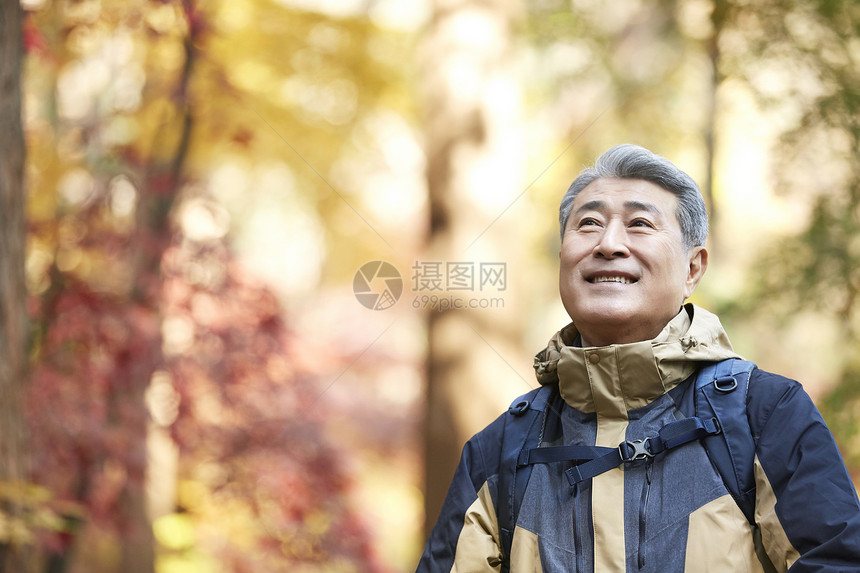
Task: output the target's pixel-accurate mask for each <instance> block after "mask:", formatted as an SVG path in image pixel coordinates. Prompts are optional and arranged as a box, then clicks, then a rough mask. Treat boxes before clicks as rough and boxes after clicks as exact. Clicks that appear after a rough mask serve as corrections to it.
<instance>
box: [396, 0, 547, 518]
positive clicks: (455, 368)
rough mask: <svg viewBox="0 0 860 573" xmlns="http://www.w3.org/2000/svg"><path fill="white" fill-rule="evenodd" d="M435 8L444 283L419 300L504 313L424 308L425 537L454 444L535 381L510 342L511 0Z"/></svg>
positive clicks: (431, 51) (514, 143)
mask: <svg viewBox="0 0 860 573" xmlns="http://www.w3.org/2000/svg"><path fill="white" fill-rule="evenodd" d="M434 8H435V10H434V16H433V19H432V22H431V24H430V28H429V30H428V32H427V36H426V39H425V43H424V46H423V50H424V51H423V54H424V66H425V67H424V80H425V86H424V88H425V92H424V93H425V104H426V107H425V111H426V115H425V123H426V151H427V159H428V166H427V177H428V189H429V195H430V217H431V221H430V231H429V239H428V247H427V251H426V259H425V260H426V261H427V262H430V263H440V265H439V267H438V269H439V271H440V273H441V275H442V276H441V281H440V282H441V284H440V285H439V286H440V288H439V289H437V290H436V291H435V292H428V293H427V294H429V295H433V294H435V295H437V296H440V297H442V298H445V299H448V300H450V298H451V297H458V300H460V301H461V303H465V304H469V301H470V300H474V299H480V300H481V301H485V302H484V304H487V302H486V301H488V300H489V299H490V298H497V299H502V301H503V308H500V307H498V306H496V307H494V308H482V309H466V310H446V311H444V312H440V311H439V310H433V309H431V310H430V315H429V318H428V359H427V365H428V366H427V378H428V384H427V410H426V420H425V447H426V451H425V464H426V465H425V480H426V487H425V492H426V497H425V512H426V513H425V515H426V521H425V528H426V530H427V532H429V529H430V528H431V527H432V525H433V524H434V523H435V521H436V518H437V516H438V514H439V509H440V508H441V506H442V501H443V499H444V496H445V492H446V490H447V487H448V484H449V483H450V481H451V477H452V476H453V473H454V468H455V467H456V465H457V461H458V459H459V455H460V450H461V449H462V447H463V444H464V443H465V442H466V440H467V439H468V438H469V437H470V436H471V435H472V434H474V433H475V432H476V431H478V430H480V429H481V428H482V427H483V426H485V425H486V424H487V423H489V422H490V421H491V420H492V419H493V418H495V417H496V416H498V415H499V413H501V412H502V411H503V410H504V409H505V408H506V407H507V406H508V404H509V403H510V401H511V400H512V399H513V398H515V397H516V396H518V395H520V394H523V393H525V392H527V391H528V390H529V389H530V388H529V384H532V385H534V382H533V380H534V378H533V376H532V375H530V373H529V372H528V370H529V368H530V366H531V363H530V360H528V356H527V354H526V353H524V351H523V350H522V348H520V346H519V342H520V341H519V335H520V333H521V332H522V330H523V324H522V321H521V320H520V318H521V317H520V316H519V315H518V312H517V309H518V308H519V306H518V301H517V300H516V290H517V289H516V288H515V284H514V282H513V281H510V280H508V279H511V278H513V277H514V276H515V275H517V274H520V273H522V272H523V271H522V268H520V267H519V266H518V265H519V264H520V258H521V257H520V256H519V255H518V252H519V250H520V248H521V247H520V246H519V245H517V244H512V239H513V238H515V237H516V229H517V228H518V227H519V225H518V224H517V223H520V222H521V221H517V220H516V219H517V206H518V204H519V206H522V204H524V203H525V202H524V201H519V202H518V199H520V198H521V196H522V194H523V190H524V189H525V184H524V183H523V181H524V179H525V177H524V173H523V171H524V170H523V168H522V165H523V163H524V161H523V160H522V157H523V155H524V154H523V152H522V147H521V144H520V142H521V141H522V138H521V137H519V135H520V134H519V130H520V122H519V107H520V101H519V100H520V98H519V95H520V89H519V87H518V86H519V82H517V81H516V78H515V77H514V66H513V65H512V62H513V57H512V54H511V36H512V26H513V23H514V20H515V17H516V15H517V14H516V12H517V11H516V5H515V1H514V0H491V1H487V2H477V1H470V0H437V1H436V2H435V7H434ZM509 208H510V209H509ZM482 263H484V264H487V263H490V264H494V263H500V264H505V265H506V267H505V271H504V272H505V280H506V283H507V284H505V285H504V288H503V289H502V288H500V285H498V284H496V285H493V286H492V287H491V288H485V287H487V286H488V285H484V284H482V283H483V281H482V280H481V279H482V278H484V277H482V276H481V272H482V271H481V265H482ZM449 264H450V265H454V266H456V265H458V264H464V265H465V267H466V268H467V269H468V268H471V269H472V272H473V273H474V275H473V278H474V282H473V283H472V284H471V285H470V286H471V288H468V289H464V290H458V287H460V286H463V285H462V284H456V283H455V285H454V287H455V288H450V287H451V284H450V282H451V281H450V279H451V278H452V277H451V276H450V275H449V274H448V273H449V271H450V270H452V268H453V267H449ZM461 268H462V267H461ZM498 269H500V267H498V268H497V270H498ZM467 286H469V285H467ZM413 287H414V288H416V289H417V288H418V287H416V286H415V285H413ZM512 364H517V365H519V366H520V367H521V370H522V372H520V371H518V370H517V369H516V368H515V367H514V366H512ZM526 380H528V382H526Z"/></svg>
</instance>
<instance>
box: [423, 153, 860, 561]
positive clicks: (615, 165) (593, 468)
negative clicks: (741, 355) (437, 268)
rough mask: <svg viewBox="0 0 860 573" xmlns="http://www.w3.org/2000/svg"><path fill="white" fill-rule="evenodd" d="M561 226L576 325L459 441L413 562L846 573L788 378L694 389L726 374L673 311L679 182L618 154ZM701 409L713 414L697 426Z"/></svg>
mask: <svg viewBox="0 0 860 573" xmlns="http://www.w3.org/2000/svg"><path fill="white" fill-rule="evenodd" d="M560 222H561V231H562V243H561V251H560V273H559V291H560V294H561V299H562V302H563V303H564V307H565V309H566V310H567V312H568V314H569V315H570V317H571V319H572V320H573V322H572V323H571V324H570V325H568V326H567V327H565V328H564V329H562V330H561V331H560V332H558V333H557V334H556V335H555V336H554V337H553V338H552V339H551V340H550V343H549V345H548V347H547V348H546V349H545V350H543V351H541V352H540V353H539V354H538V355H537V357H536V360H535V368H536V370H537V375H538V380H539V381H540V383H541V385H542V389H541V390H537V391H533V392H531V393H530V394H528V395H526V396H525V397H523V399H521V400H519V401H517V402H516V403H515V404H516V406H513V407H512V409H511V411H510V412H509V413H506V414H503V415H502V416H500V417H499V418H498V419H497V420H496V421H495V422H494V423H493V424H491V425H490V426H488V427H487V428H485V429H484V430H483V431H482V432H480V433H478V434H477V435H476V436H474V437H473V438H472V439H471V440H469V442H468V443H467V444H466V446H465V448H464V450H463V456H462V458H461V462H460V466H459V467H458V469H457V472H456V474H455V476H454V480H453V482H452V484H451V487H450V489H449V492H448V496H447V498H446V500H445V504H444V507H443V509H442V512H441V514H440V516H439V520H438V521H437V524H436V527H435V528H434V529H433V532H432V533H431V536H430V539H429V540H428V542H427V546H426V548H425V550H424V554H423V556H422V558H421V562H420V563H419V565H418V571H422V572H423V571H458V572H478V571H499V570H510V571H513V572H519V571H547V572H548V571H576V572H590V571H597V572H604V571H655V572H660V573H666V572H682V571H688V572H689V571H695V572H701V571H714V572H717V571H719V572H732V573H736V572H745V571H787V570H789V569H790V570H791V571H792V572H799V571H860V502H858V499H857V494H856V492H855V489H854V486H853V484H852V482H851V479H850V478H849V476H848V473H847V471H846V469H845V465H844V463H843V461H842V459H841V457H840V454H839V451H838V450H837V448H836V445H835V443H834V440H833V437H832V435H831V434H830V432H829V430H828V429H827V427H826V426H825V424H824V421H823V420H822V418H821V416H820V414H819V413H818V411H817V410H816V408H815V406H814V405H813V404H812V402H811V401H810V399H809V397H808V396H807V395H806V394H805V392H804V391H803V389H802V388H801V386H800V384H798V383H797V382H794V381H792V380H788V379H786V378H783V377H781V376H777V375H775V374H771V373H768V372H764V371H761V370H758V369H752V370H751V372H750V368H752V365H750V366H749V368H748V369H747V370H746V371H747V373H748V374H747V376H748V378H746V379H742V380H748V385H747V383H746V382H744V386H743V393H741V390H738V391H737V393H735V394H732V392H733V391H734V390H735V388H736V387H737V386H738V382H737V380H738V376H736V373H735V372H734V371H732V373H731V374H732V375H731V376H729V377H725V376H723V377H722V378H714V379H713V384H712V385H711V384H704V385H700V384H699V383H698V382H697V380H699V379H704V378H705V377H706V376H705V372H711V371H713V370H714V368H717V367H712V366H710V365H714V364H730V365H731V364H743V363H741V362H739V361H734V360H727V359H732V358H737V356H736V355H735V353H734V352H733V351H732V347H731V344H730V343H729V340H728V337H727V336H726V333H725V332H724V331H723V329H722V326H721V325H720V322H719V320H718V319H717V317H716V316H714V315H713V314H711V313H709V312H707V311H705V310H704V309H701V308H699V307H696V306H694V305H692V304H684V301H685V300H686V299H687V298H688V297H689V296H690V295H691V294H692V292H693V290H694V289H695V288H696V286H697V285H698V283H699V281H700V280H701V278H702V275H703V274H704V273H705V270H706V268H707V266H708V252H707V250H706V249H705V246H704V244H705V239H706V237H707V232H708V220H707V213H706V211H705V205H704V201H703V200H702V197H701V194H700V192H699V189H698V187H697V185H696V183H695V182H694V181H693V180H692V179H691V178H690V177H689V176H688V175H686V174H685V173H683V172H682V171H681V170H679V169H678V168H677V167H675V166H674V165H673V164H672V163H670V162H669V161H667V160H666V159H664V158H662V157H660V156H657V155H654V154H653V153H651V152H650V151H648V150H645V149H643V148H641V147H637V146H634V145H621V146H618V147H615V148H613V149H610V150H609V151H607V152H606V153H605V154H603V155H602V156H601V157H600V158H599V159H598V160H597V162H596V164H595V166H594V167H593V168H588V169H586V170H584V171H583V172H582V173H581V174H580V175H579V177H578V178H577V179H576V180H575V181H574V182H573V184H572V185H571V187H570V189H569V190H568V191H567V193H566V194H565V196H564V198H563V199H562V202H561V208H560ZM746 364H749V363H746ZM709 368H710V370H708V369H709ZM706 381H707V382H710V380H706ZM711 386H713V388H711ZM702 388H704V389H706V390H707V391H708V392H711V393H715V394H709V395H710V396H711V397H710V398H707V400H706V399H705V398H700V397H699V396H704V394H701V392H704V391H705V390H702ZM722 394H726V395H727V396H735V397H736V398H738V401H737V402H736V403H737V404H738V405H737V406H736V407H735V409H734V410H732V409H731V408H730V407H728V406H725V404H729V403H730V402H725V403H721V402H720V400H722V398H721V397H720V396H721V395H722ZM546 395H548V396H549V398H546V399H545V400H544V398H540V396H546ZM728 399H729V398H726V400H728ZM697 400H698V401H697ZM530 401H532V402H531V403H530ZM539 401H540V402H543V403H544V404H548V405H545V406H542V407H540V408H539V407H537V406H535V405H534V402H539ZM705 401H708V402H709V404H707V405H703V404H700V402H705ZM721 404H722V405H721ZM711 406H712V407H713V408H714V410H716V409H718V408H722V411H723V414H722V416H723V418H721V420H722V422H720V418H719V416H717V417H715V418H710V417H707V416H701V415H699V410H700V409H703V408H707V407H711ZM529 408H533V409H535V408H537V409H540V415H537V414H535V415H534V416H533V417H532V418H528V419H531V420H534V421H533V422H530V424H531V425H530V426H529V427H527V428H526V427H525V426H524V425H523V424H521V423H519V422H517V420H518V419H527V418H519V417H520V416H522V415H523V412H524V411H527V410H528V409H529ZM725 412H729V413H730V414H729V415H728V416H727V415H726V414H725ZM691 424H692V425H691ZM682 426H683V429H684V432H685V433H683V440H681V438H679V437H678V436H679V435H681V433H679V432H680V431H675V430H670V429H672V428H680V427H682ZM693 426H695V430H691V431H689V432H687V430H689V429H690V428H692V427H693ZM737 428H742V431H740V432H739V431H738V430H737ZM673 432H674V434H673ZM664 434H665V435H664ZM527 435H528V436H537V438H531V437H529V438H528V439H527ZM673 436H674V437H673ZM664 438H665V439H664ZM530 440H533V441H534V443H532V444H528V443H526V442H527V441H530ZM720 440H722V442H720ZM720 443H722V444H724V446H723V448H724V450H719V444H720ZM746 443H748V444H749V447H748V448H746V447H744V446H743V444H746ZM511 444H513V446H511ZM558 446H567V448H559V447H558ZM509 451H513V454H511V453H509ZM720 451H725V452H727V455H725V456H723V457H721V455H720V454H719V452H720ZM553 452H556V453H553ZM558 452H560V453H558ZM571 452H573V453H571ZM583 452H584V453H583ZM607 452H608V453H607ZM562 454H564V455H563V456H562ZM559 456H561V457H559ZM514 460H517V461H516V462H515V461H514ZM592 460H596V461H592ZM606 460H610V461H606ZM523 468H526V469H528V470H529V471H528V472H527V473H526V472H523ZM746 470H748V474H749V482H750V483H748V484H747V486H754V487H742V486H743V483H742V482H743V477H744V476H743V475H740V474H745V473H747V471H746ZM511 484H514V485H511ZM733 484H737V486H738V487H736V488H734V489H738V490H739V491H738V492H732V491H730V490H732V489H733V488H732V486H733ZM733 493H734V495H733ZM745 500H749V507H748V508H747V509H746V510H745V509H744V508H743V507H742V502H743V501H745ZM508 516H513V519H512V523H507V521H506V519H509V518H508Z"/></svg>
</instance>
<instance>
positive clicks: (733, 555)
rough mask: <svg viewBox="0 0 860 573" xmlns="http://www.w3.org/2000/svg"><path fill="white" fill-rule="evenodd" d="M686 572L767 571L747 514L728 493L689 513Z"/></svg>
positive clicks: (762, 572)
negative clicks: (758, 553) (760, 560)
mask: <svg viewBox="0 0 860 573" xmlns="http://www.w3.org/2000/svg"><path fill="white" fill-rule="evenodd" d="M689 520H690V521H689V529H688V532H687V555H686V561H685V563H684V571H691V572H694V573H725V572H726V571H749V572H750V573H753V572H754V573H759V572H761V573H764V569H763V568H762V566H761V563H760V562H759V560H758V557H757V556H756V553H755V545H754V543H753V536H752V533H751V531H750V526H749V523H747V520H746V517H744V514H743V512H742V511H741V510H740V508H739V507H738V504H737V503H736V502H735V500H734V498H732V496H731V495H729V494H726V495H724V496H722V497H719V498H717V499H715V500H714V501H712V502H710V503H708V504H705V505H703V506H702V507H700V508H699V509H697V510H696V511H694V512H693V513H691V514H690V518H689Z"/></svg>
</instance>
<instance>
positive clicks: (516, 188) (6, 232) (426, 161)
mask: <svg viewBox="0 0 860 573" xmlns="http://www.w3.org/2000/svg"><path fill="white" fill-rule="evenodd" d="M0 28H2V29H0V200H2V205H0V233H2V235H0V236H2V239H0V306H2V313H0V314H2V316H0V321H2V324H0V327H2V328H0V331H2V332H0V336H2V340H3V344H2V345H0V346H2V348H0V364H2V368H0V571H15V572H19V571H34V572H35V571H40V572H41V571H45V572H56V573H59V572H65V571H69V572H84V571H86V572H93V571H95V572H114V571H116V572H119V571H122V572H124V573H137V572H142V573H149V572H153V571H157V572H159V573H174V572H175V573H179V572H208V571H237V572H240V571H254V572H259V571H380V572H386V571H391V572H395V571H409V570H412V569H413V568H414V565H415V563H416V561H417V558H418V556H419V554H420V551H421V547H422V544H423V539H424V535H425V533H424V531H425V522H426V523H427V524H429V523H432V522H433V520H434V519H435V514H436V512H438V508H439V505H440V504H441V499H442V496H444V492H445V489H446V487H447V484H448V481H449V479H450V476H451V474H452V472H453V466H454V465H455V464H456V461H457V458H458V456H459V450H460V447H461V446H462V444H463V443H464V441H465V440H466V439H467V438H468V437H469V436H470V435H471V434H472V433H474V432H475V431H477V430H478V429H480V428H481V427H483V426H484V425H486V424H487V423H488V422H489V421H490V420H492V419H493V418H494V417H495V416H496V415H498V414H499V413H500V412H502V411H504V409H505V408H506V407H507V405H508V404H509V403H510V402H511V401H512V400H513V399H514V398H515V397H516V396H518V395H520V394H523V393H524V392H526V391H528V389H529V388H531V387H534V386H535V385H536V382H535V381H534V378H533V373H532V372H531V356H532V355H533V354H534V353H535V352H536V351H537V350H539V349H540V348H542V347H543V345H545V343H546V341H547V340H548V339H549V337H550V336H551V335H552V334H553V333H554V332H555V331H556V330H557V329H558V328H560V327H561V326H563V325H564V324H566V322H567V318H566V315H565V313H564V310H563V309H562V307H561V305H560V303H559V301H558V295H557V287H556V284H557V267H556V265H557V260H558V259H557V256H558V248H559V238H558V228H557V214H556V213H557V205H558V201H559V199H560V197H561V195H562V194H563V192H564V190H565V189H566V188H567V185H568V184H569V183H570V181H571V180H572V179H573V177H575V175H576V174H577V173H578V172H579V170H580V169H581V168H582V167H583V166H584V165H587V164H590V163H591V162H593V160H594V158H595V157H596V156H597V155H599V154H600V153H601V152H602V151H604V150H606V149H607V148H608V147H610V146H612V145H614V144H617V143H621V142H634V143H638V144H641V145H644V146H646V147H648V148H650V149H652V150H653V151H655V152H657V153H659V154H661V155H664V156H666V157H668V158H669V159H671V160H672V161H674V162H675V163H676V164H678V165H679V166H680V167H681V168H683V169H684V170H686V171H687V172H688V173H690V174H691V175H692V176H693V177H694V178H695V179H696V180H697V181H699V182H700V185H701V187H702V190H703V193H704V195H705V197H706V200H707V203H708V206H709V209H710V212H711V217H712V232H711V237H710V240H709V248H710V250H711V253H712V265H711V268H710V269H709V272H708V274H707V275H706V277H705V279H704V281H703V283H702V284H701V286H700V287H699V290H698V291H697V293H696V294H695V296H694V302H696V303H698V304H700V305H702V306H705V307H707V308H709V309H711V310H713V311H715V312H717V313H719V314H720V316H721V318H722V319H723V322H724V325H725V326H726V327H727V329H728V331H729V333H730V335H731V337H732V340H733V342H734V344H735V347H736V350H738V351H739V352H740V353H741V354H742V355H744V356H745V357H748V358H750V359H753V360H755V361H757V362H758V363H759V364H760V365H761V366H762V367H764V368H767V369H770V370H774V371H777V372H780V373H783V374H786V375H789V376H791V377H794V378H797V379H799V380H801V381H802V382H803V383H804V386H805V387H806V389H807V391H809V392H810V394H811V395H812V396H813V398H814V399H815V400H816V401H817V403H818V404H819V407H820V408H821V409H822V411H823V413H824V414H825V417H826V418H827V421H828V423H829V424H830V426H831V428H832V430H833V431H834V433H835V435H836V438H837V441H838V443H839V445H840V448H841V449H842V451H843V454H844V456H845V459H846V461H847V463H848V465H849V468H850V469H851V470H852V474H853V475H855V476H856V475H857V474H856V473H854V472H856V471H857V469H858V468H860V432H858V426H857V421H858V420H859V419H860V361H858V358H857V357H856V354H857V353H856V349H857V345H858V327H860V313H858V309H857V308H856V306H857V304H856V303H857V294H858V289H860V265H858V262H860V185H859V184H858V183H860V156H858V154H857V149H858V148H860V141H858V140H860V121H859V120H858V107H860V37H858V31H860V4H857V3H856V2H853V1H851V0H845V1H840V0H805V1H804V0H753V1H746V0H734V1H727V0H625V1H623V2H612V3H608V2H607V3H604V2H600V1H599V0H520V1H516V0H485V1H481V2H476V1H473V0H412V1H410V2H403V1H398V0H232V1H227V0H213V1H209V2H202V1H195V0H181V1H180V0H174V1H170V0H158V1H156V0H131V1H122V2H121V1H119V0H74V1H73V0H23V1H21V2H20V3H19V1H17V0H0ZM455 306H459V307H462V308H459V309H455V308H453V307H455Z"/></svg>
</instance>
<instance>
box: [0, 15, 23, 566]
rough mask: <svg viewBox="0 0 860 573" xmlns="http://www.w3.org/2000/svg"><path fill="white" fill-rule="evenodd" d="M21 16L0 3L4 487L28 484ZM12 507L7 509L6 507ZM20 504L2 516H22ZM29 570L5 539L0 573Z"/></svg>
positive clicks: (0, 470) (0, 543) (0, 443)
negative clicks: (25, 400) (25, 390)
mask: <svg viewBox="0 0 860 573" xmlns="http://www.w3.org/2000/svg"><path fill="white" fill-rule="evenodd" d="M22 19H23V18H22V11H21V6H20V4H19V2H18V0H0V484H2V483H4V482H5V483H9V482H23V481H24V480H26V479H27V473H28V472H27V456H26V448H25V445H24V444H25V437H26V433H25V432H26V430H25V422H24V415H23V411H22V394H23V388H24V382H25V378H26V372H27V340H28V335H27V314H26V297H27V291H26V285H25V279H24V256H25V244H26V224H25V213H24V201H25V194H24V156H25V148H24V134H23V129H22V126H21V62H22V59H23V54H24V52H23V44H22V29H21V26H22ZM7 501H8V502H9V503H8V504H7V503H6V502H7ZM14 502H15V500H3V504H2V505H1V506H0V513H6V512H8V513H9V514H10V515H9V516H7V517H11V518H12V519H17V518H19V517H20V514H19V510H20V509H19V508H17V507H15V506H14ZM28 569H29V567H28V565H27V552H25V551H24V550H23V547H21V546H20V544H18V543H16V540H15V539H3V538H2V537H0V571H10V572H12V571H14V572H23V571H27V570H28Z"/></svg>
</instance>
